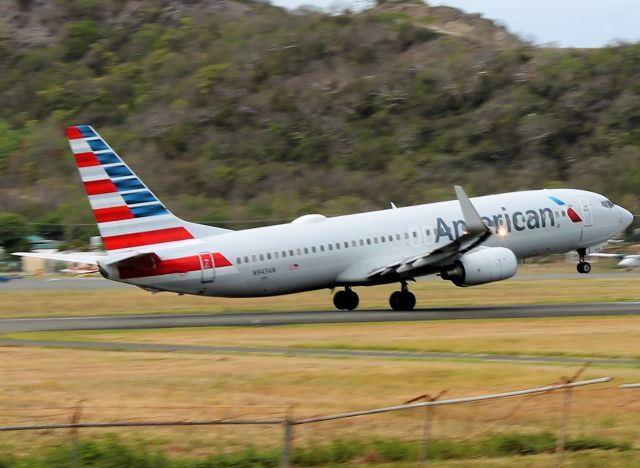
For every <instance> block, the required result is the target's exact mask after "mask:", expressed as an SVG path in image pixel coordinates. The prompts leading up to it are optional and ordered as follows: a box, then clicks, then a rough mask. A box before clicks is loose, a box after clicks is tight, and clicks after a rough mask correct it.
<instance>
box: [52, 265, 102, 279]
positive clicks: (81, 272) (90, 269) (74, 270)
mask: <svg viewBox="0 0 640 468" xmlns="http://www.w3.org/2000/svg"><path fill="white" fill-rule="evenodd" d="M60 273H64V274H65V275H72V276H86V275H93V274H95V273H98V267H97V266H95V265H93V266H85V267H71V268H63V269H62V270H60Z"/></svg>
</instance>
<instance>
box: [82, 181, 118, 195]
mask: <svg viewBox="0 0 640 468" xmlns="http://www.w3.org/2000/svg"><path fill="white" fill-rule="evenodd" d="M84 189H85V190H86V191H87V195H100V194H102V193H113V192H117V191H118V189H117V188H116V186H115V185H114V184H113V182H111V180H110V179H102V180H92V181H91V182H84Z"/></svg>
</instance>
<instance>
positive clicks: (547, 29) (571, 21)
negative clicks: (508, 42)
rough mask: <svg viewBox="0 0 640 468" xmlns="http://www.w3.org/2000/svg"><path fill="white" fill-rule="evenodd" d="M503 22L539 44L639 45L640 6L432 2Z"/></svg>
mask: <svg viewBox="0 0 640 468" xmlns="http://www.w3.org/2000/svg"><path fill="white" fill-rule="evenodd" d="M367 1H368V0H339V1H336V0H272V3H274V4H276V5H280V6H284V7H286V8H295V7H297V6H301V5H313V6H317V7H320V8H330V7H332V6H333V7H335V6H336V5H338V6H340V7H349V6H354V7H355V8H356V9H357V8H359V7H360V8H361V7H363V6H364V5H367ZM428 3H429V4H430V5H449V6H455V7H457V8H461V9H462V10H465V11H467V12H470V13H481V14H482V15H483V16H485V17H487V18H491V19H495V20H499V21H500V22H501V23H503V24H505V25H506V26H507V27H508V28H509V30H510V31H512V32H515V33H517V34H519V35H521V36H522V37H524V38H525V39H528V40H533V41H534V42H535V43H537V44H548V43H555V44H556V45H559V46H562V47H600V46H602V45H606V44H609V43H611V42H614V41H616V40H626V41H639V40H640V0H448V1H435V0H434V1H429V2H428Z"/></svg>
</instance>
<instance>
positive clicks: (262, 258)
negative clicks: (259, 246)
mask: <svg viewBox="0 0 640 468" xmlns="http://www.w3.org/2000/svg"><path fill="white" fill-rule="evenodd" d="M260 261H261V262H262V261H264V255H262V254H260Z"/></svg>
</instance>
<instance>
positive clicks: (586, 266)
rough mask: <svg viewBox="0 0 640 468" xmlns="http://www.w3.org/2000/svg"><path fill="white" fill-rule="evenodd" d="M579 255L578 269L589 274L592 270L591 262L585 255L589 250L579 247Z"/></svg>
mask: <svg viewBox="0 0 640 468" xmlns="http://www.w3.org/2000/svg"><path fill="white" fill-rule="evenodd" d="M578 255H579V256H580V262H579V263H578V266H577V268H576V269H577V270H578V273H583V274H587V273H589V272H591V263H589V262H586V261H585V260H584V257H585V255H587V250H586V249H578Z"/></svg>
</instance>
